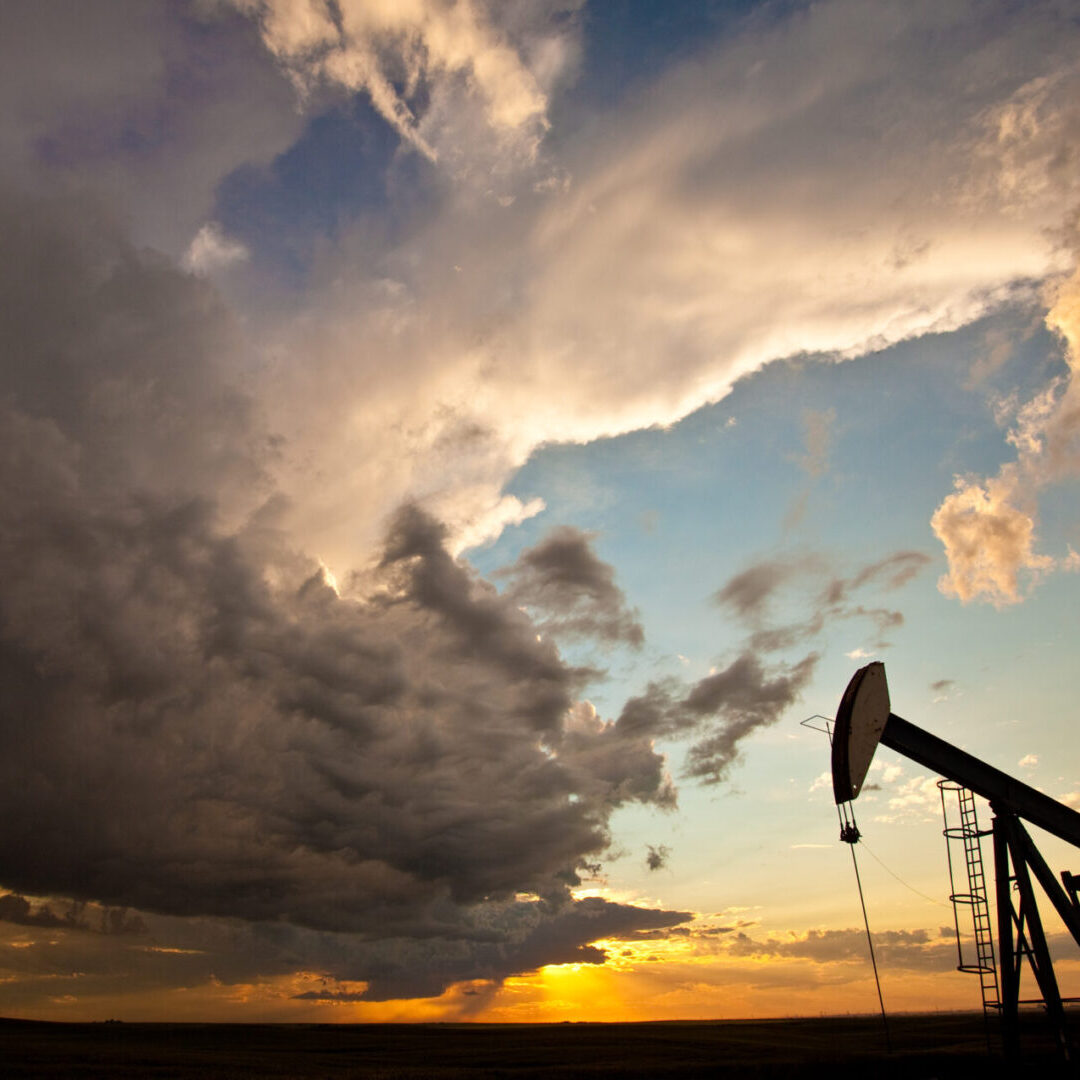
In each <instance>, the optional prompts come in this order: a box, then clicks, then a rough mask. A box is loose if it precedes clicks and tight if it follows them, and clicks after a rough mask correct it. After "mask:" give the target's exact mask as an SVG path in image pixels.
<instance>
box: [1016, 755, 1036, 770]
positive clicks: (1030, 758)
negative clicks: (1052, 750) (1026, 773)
mask: <svg viewBox="0 0 1080 1080" xmlns="http://www.w3.org/2000/svg"><path fill="white" fill-rule="evenodd" d="M1017 764H1018V765H1019V766H1020V768H1021V769H1033V768H1034V767H1035V766H1036V765H1038V764H1039V755H1038V754H1025V755H1024V756H1023V757H1022V758H1021V759H1020V760H1019V761H1018V762H1017Z"/></svg>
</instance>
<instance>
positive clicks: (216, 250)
mask: <svg viewBox="0 0 1080 1080" xmlns="http://www.w3.org/2000/svg"><path fill="white" fill-rule="evenodd" d="M248 257H249V252H248V249H247V248H246V247H244V245H243V244H241V243H240V241H239V240H233V239H231V238H230V237H228V236H226V235H225V233H224V232H223V231H222V228H221V226H220V225H219V224H218V223H217V222H216V221H211V222H208V223H207V224H206V225H204V226H203V227H202V228H201V229H199V231H198V232H197V233H196V234H195V236H194V238H193V239H192V241H191V243H190V245H189V246H188V249H187V252H186V253H185V255H184V258H183V265H184V266H185V267H186V268H187V269H188V270H190V271H192V273H195V274H211V273H213V272H214V271H215V270H223V269H225V267H227V266H231V265H232V264H233V263H237V262H243V261H244V260H246V259H247V258H248Z"/></svg>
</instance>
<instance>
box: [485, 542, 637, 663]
mask: <svg viewBox="0 0 1080 1080" xmlns="http://www.w3.org/2000/svg"><path fill="white" fill-rule="evenodd" d="M592 539H593V538H592V537H591V536H590V535H589V534H588V533H583V532H582V531H581V530H579V529H574V528H571V527H570V526H566V525H564V526H560V527H559V528H556V529H553V530H551V531H550V532H549V533H548V534H547V536H545V537H544V539H543V540H541V541H540V543H538V544H536V545H535V546H534V547H531V548H527V549H526V550H525V551H523V552H522V553H521V555H520V556H518V559H517V561H516V562H515V563H514V565H513V566H510V567H507V568H506V569H505V570H502V571H500V572H499V574H500V576H502V577H505V578H507V579H508V581H509V585H508V587H507V590H506V596H507V598H508V599H510V600H512V601H514V603H516V604H519V605H523V606H525V607H527V608H530V609H533V610H535V611H536V612H537V614H538V616H539V619H538V625H539V626H540V627H541V629H543V630H546V631H547V632H548V633H552V634H555V635H560V634H565V635H570V636H578V637H593V638H598V639H600V640H602V641H607V642H610V643H616V642H624V643H626V644H628V645H632V646H634V647H635V648H640V647H641V645H642V644H643V643H644V640H645V632H644V629H643V628H642V625H641V622H640V620H639V618H638V616H637V613H636V612H634V611H632V610H630V608H629V607H628V606H627V604H626V597H625V596H624V595H623V592H622V590H621V589H620V588H619V587H618V586H617V585H616V584H615V571H614V569H613V568H612V567H611V566H610V565H609V564H608V563H606V562H603V561H602V560H601V559H599V558H597V556H596V553H595V552H594V551H593V549H592Z"/></svg>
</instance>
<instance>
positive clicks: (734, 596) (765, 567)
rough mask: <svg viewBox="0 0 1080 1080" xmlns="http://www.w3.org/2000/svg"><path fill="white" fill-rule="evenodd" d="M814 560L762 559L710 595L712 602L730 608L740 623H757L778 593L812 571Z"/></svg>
mask: <svg viewBox="0 0 1080 1080" xmlns="http://www.w3.org/2000/svg"><path fill="white" fill-rule="evenodd" d="M816 565H817V563H816V561H815V560H813V559H804V558H792V559H765V560H762V561H761V562H757V563H754V564H753V566H748V567H747V568H746V569H745V570H742V571H740V572H739V573H737V574H735V575H734V576H733V577H731V578H730V579H729V580H728V581H727V582H726V583H725V584H724V585H723V586H721V587H720V588H719V589H717V591H716V592H715V593H714V594H713V601H714V602H715V603H717V604H719V605H721V606H727V607H730V608H731V609H732V610H733V611H734V612H735V614H736V615H738V616H739V617H740V618H742V619H748V620H753V619H759V618H761V617H762V616H763V615H764V614H765V612H766V610H767V608H768V604H769V601H770V600H771V599H772V598H773V596H774V595H775V594H776V592H777V590H778V589H779V588H780V587H781V586H782V585H783V584H784V583H785V582H787V581H790V580H791V579H792V578H793V577H795V576H797V575H799V574H802V573H805V572H806V571H808V570H811V569H813V568H814V567H815V566H816Z"/></svg>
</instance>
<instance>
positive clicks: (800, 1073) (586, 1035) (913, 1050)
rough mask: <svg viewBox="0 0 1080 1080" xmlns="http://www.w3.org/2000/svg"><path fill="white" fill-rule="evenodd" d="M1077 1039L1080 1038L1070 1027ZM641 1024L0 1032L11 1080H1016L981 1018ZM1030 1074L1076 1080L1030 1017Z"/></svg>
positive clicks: (109, 1027) (28, 1025) (24, 1028)
mask: <svg viewBox="0 0 1080 1080" xmlns="http://www.w3.org/2000/svg"><path fill="white" fill-rule="evenodd" d="M1070 1019H1071V1021H1072V1023H1073V1028H1074V1037H1075V1036H1077V1035H1080V1024H1078V1023H1077V1019H1078V1018H1077V1016H1076V1015H1075V1014H1074V1015H1072V1016H1071V1018H1070ZM890 1029H891V1036H892V1051H891V1053H890V1052H888V1051H887V1049H886V1046H885V1042H884V1037H883V1032H882V1025H881V1019H880V1018H879V1017H863V1016H856V1017H822V1018H820V1019H790V1020H754V1021H712V1022H664V1023H636V1024H590V1023H580V1024H576V1023H575V1024H565V1023H564V1024H396V1025H390V1024H380V1025H369V1024H318V1025H311V1024H297V1025H288V1024H125V1023H115V1022H110V1023H97V1024H61V1023H46V1022H37V1021H29V1020H0V1062H2V1071H3V1075H4V1076H5V1077H8V1078H14V1077H35V1078H37V1077H73V1078H77V1080H79V1078H82V1080H86V1078H90V1077H94V1078H97V1077H101V1078H104V1077H109V1078H124V1077H155V1078H181V1077H201V1078H206V1080H219V1078H254V1077H331V1078H338V1077H341V1078H346V1077H363V1078H372V1080H375V1078H378V1080H428V1078H431V1080H465V1078H471V1077H490V1078H495V1077H499V1078H506V1080H517V1078H522V1080H523V1078H529V1077H561V1078H570V1077H585V1078H596V1080H607V1078H615V1077H627V1078H628V1077H642V1078H645V1077H648V1078H657V1080H663V1078H668V1077H671V1078H675V1077H679V1078H684V1077H712V1076H716V1077H733V1078H737V1077H762V1078H764V1077H770V1078H786V1077H791V1078H796V1077H833V1076H859V1075H860V1074H861V1073H862V1072H863V1071H867V1072H868V1075H869V1076H871V1077H873V1078H874V1080H877V1078H879V1077H880V1078H885V1077H896V1078H901V1077H903V1078H916V1077H918V1078H925V1080H929V1078H931V1077H935V1078H939V1080H945V1078H952V1077H980V1078H987V1077H997V1076H1002V1077H1003V1076H1008V1075H1012V1076H1016V1075H1018V1074H1017V1072H1016V1071H1015V1070H1013V1071H1010V1070H1009V1069H1008V1068H1007V1067H1006V1066H1005V1064H1004V1063H1003V1062H1002V1060H1001V1057H1000V1052H999V1049H998V1045H997V1041H996V1039H994V1040H992V1041H991V1047H992V1049H988V1046H987V1039H986V1033H985V1028H984V1024H983V1019H982V1016H981V1015H979V1014H968V1013H937V1014H926V1015H904V1016H894V1017H891V1018H890ZM1024 1029H1025V1030H1024V1068H1023V1072H1022V1073H1020V1075H1027V1074H1030V1070H1031V1068H1032V1067H1035V1068H1037V1070H1038V1075H1039V1076H1040V1077H1051V1076H1074V1075H1076V1072H1075V1068H1073V1069H1072V1070H1070V1069H1068V1068H1067V1067H1065V1066H1064V1065H1063V1064H1061V1063H1060V1059H1059V1058H1058V1056H1057V1054H1056V1051H1055V1049H1054V1047H1053V1045H1052V1043H1051V1042H1050V1040H1049V1038H1048V1036H1047V1033H1046V1031H1045V1026H1044V1020H1043V1018H1042V1017H1041V1016H1039V1015H1037V1014H1029V1015H1026V1016H1025V1017H1024Z"/></svg>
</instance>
